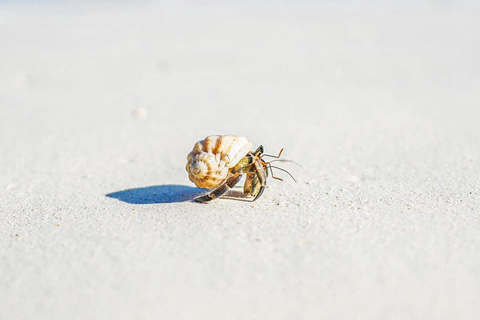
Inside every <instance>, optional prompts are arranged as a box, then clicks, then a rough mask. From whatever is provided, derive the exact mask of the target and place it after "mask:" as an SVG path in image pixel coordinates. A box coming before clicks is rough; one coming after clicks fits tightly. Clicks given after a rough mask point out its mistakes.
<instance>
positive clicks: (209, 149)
mask: <svg viewBox="0 0 480 320" xmlns="http://www.w3.org/2000/svg"><path fill="white" fill-rule="evenodd" d="M282 151H283V149H281V150H280V152H279V153H278V155H277V156H272V155H267V154H264V153H263V146H259V147H258V148H257V149H256V150H255V151H252V143H251V142H249V141H248V140H247V138H245V137H240V136H234V135H223V136H215V135H213V136H208V137H206V138H205V139H204V140H201V141H198V142H197V143H196V144H195V145H194V147H193V150H192V151H191V152H190V153H189V154H188V156H187V165H186V167H185V169H186V170H187V172H188V177H189V178H190V180H191V181H192V182H193V183H195V185H196V186H197V187H199V188H207V189H212V190H211V191H210V192H209V193H207V194H205V195H203V196H200V197H197V198H195V201H196V202H208V201H211V200H213V199H216V198H218V197H220V196H221V195H223V194H224V193H225V192H227V191H228V189H230V188H233V187H234V186H235V185H236V184H237V183H238V182H239V181H240V179H241V177H242V175H243V174H246V180H245V185H244V187H243V193H244V194H245V195H246V196H251V197H253V200H252V201H255V200H257V199H258V198H260V196H261V195H262V193H263V191H264V189H265V186H266V184H267V177H268V169H270V172H271V173H272V177H273V178H274V179H277V180H282V179H281V178H279V177H275V176H274V175H273V170H272V168H276V169H279V170H282V171H285V172H286V173H288V174H289V175H290V177H292V179H293V180H295V178H293V176H292V175H291V174H290V173H289V172H288V171H286V170H284V169H282V168H279V167H275V166H273V165H272V164H271V163H272V162H274V161H289V162H290V160H280V159H279V160H273V161H270V162H265V161H264V160H263V159H262V158H263V157H264V156H268V157H273V158H277V159H278V158H280V156H281V154H282Z"/></svg>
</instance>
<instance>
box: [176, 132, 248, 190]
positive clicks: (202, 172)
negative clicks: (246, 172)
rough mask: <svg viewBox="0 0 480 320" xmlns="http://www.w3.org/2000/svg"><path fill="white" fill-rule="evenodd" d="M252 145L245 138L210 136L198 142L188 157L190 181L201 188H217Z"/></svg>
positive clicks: (187, 166)
mask: <svg viewBox="0 0 480 320" xmlns="http://www.w3.org/2000/svg"><path fill="white" fill-rule="evenodd" d="M251 150H252V144H251V143H250V142H249V141H248V140H247V138H245V137H239V136H233V135H225V136H208V137H206V138H205V139H204V140H202V141H198V142H197V143H196V144H195V145H194V147H193V150H192V152H190V153H189V154H188V156H187V165H186V167H185V169H187V172H188V177H189V178H190V181H192V182H193V183H195V185H196V186H197V187H199V188H208V189H211V188H215V187H217V186H219V185H221V184H222V183H223V182H224V181H225V179H227V177H228V174H229V172H230V169H231V168H232V167H234V166H235V165H236V164H237V163H238V162H239V161H240V160H241V159H242V158H243V157H244V156H245V155H246V154H247V153H248V152H250V151H251Z"/></svg>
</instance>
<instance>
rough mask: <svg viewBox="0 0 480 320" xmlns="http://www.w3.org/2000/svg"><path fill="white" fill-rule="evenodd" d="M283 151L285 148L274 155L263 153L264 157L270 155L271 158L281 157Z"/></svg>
mask: <svg viewBox="0 0 480 320" xmlns="http://www.w3.org/2000/svg"><path fill="white" fill-rule="evenodd" d="M282 152H283V148H282V149H281V150H280V152H279V153H278V156H272V155H271V154H265V153H264V154H262V157H270V158H277V159H278V158H280V156H281V155H282Z"/></svg>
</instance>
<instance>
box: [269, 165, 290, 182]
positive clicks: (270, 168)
mask: <svg viewBox="0 0 480 320" xmlns="http://www.w3.org/2000/svg"><path fill="white" fill-rule="evenodd" d="M269 166H270V169H271V168H275V169H278V170H281V171H283V172H286V173H287V174H288V175H289V176H290V178H292V179H293V181H295V182H297V180H296V179H295V178H294V177H293V176H292V174H291V173H290V172H288V171H287V170H285V169H282V168H279V167H275V166H272V165H271V164H270V165H269Z"/></svg>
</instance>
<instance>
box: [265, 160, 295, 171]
mask: <svg viewBox="0 0 480 320" xmlns="http://www.w3.org/2000/svg"><path fill="white" fill-rule="evenodd" d="M272 162H291V163H295V164H296V165H297V166H299V167H300V168H302V169H303V167H302V165H301V164H300V163H298V162H295V161H293V160H287V159H278V160H272V161H269V162H268V163H272Z"/></svg>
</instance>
